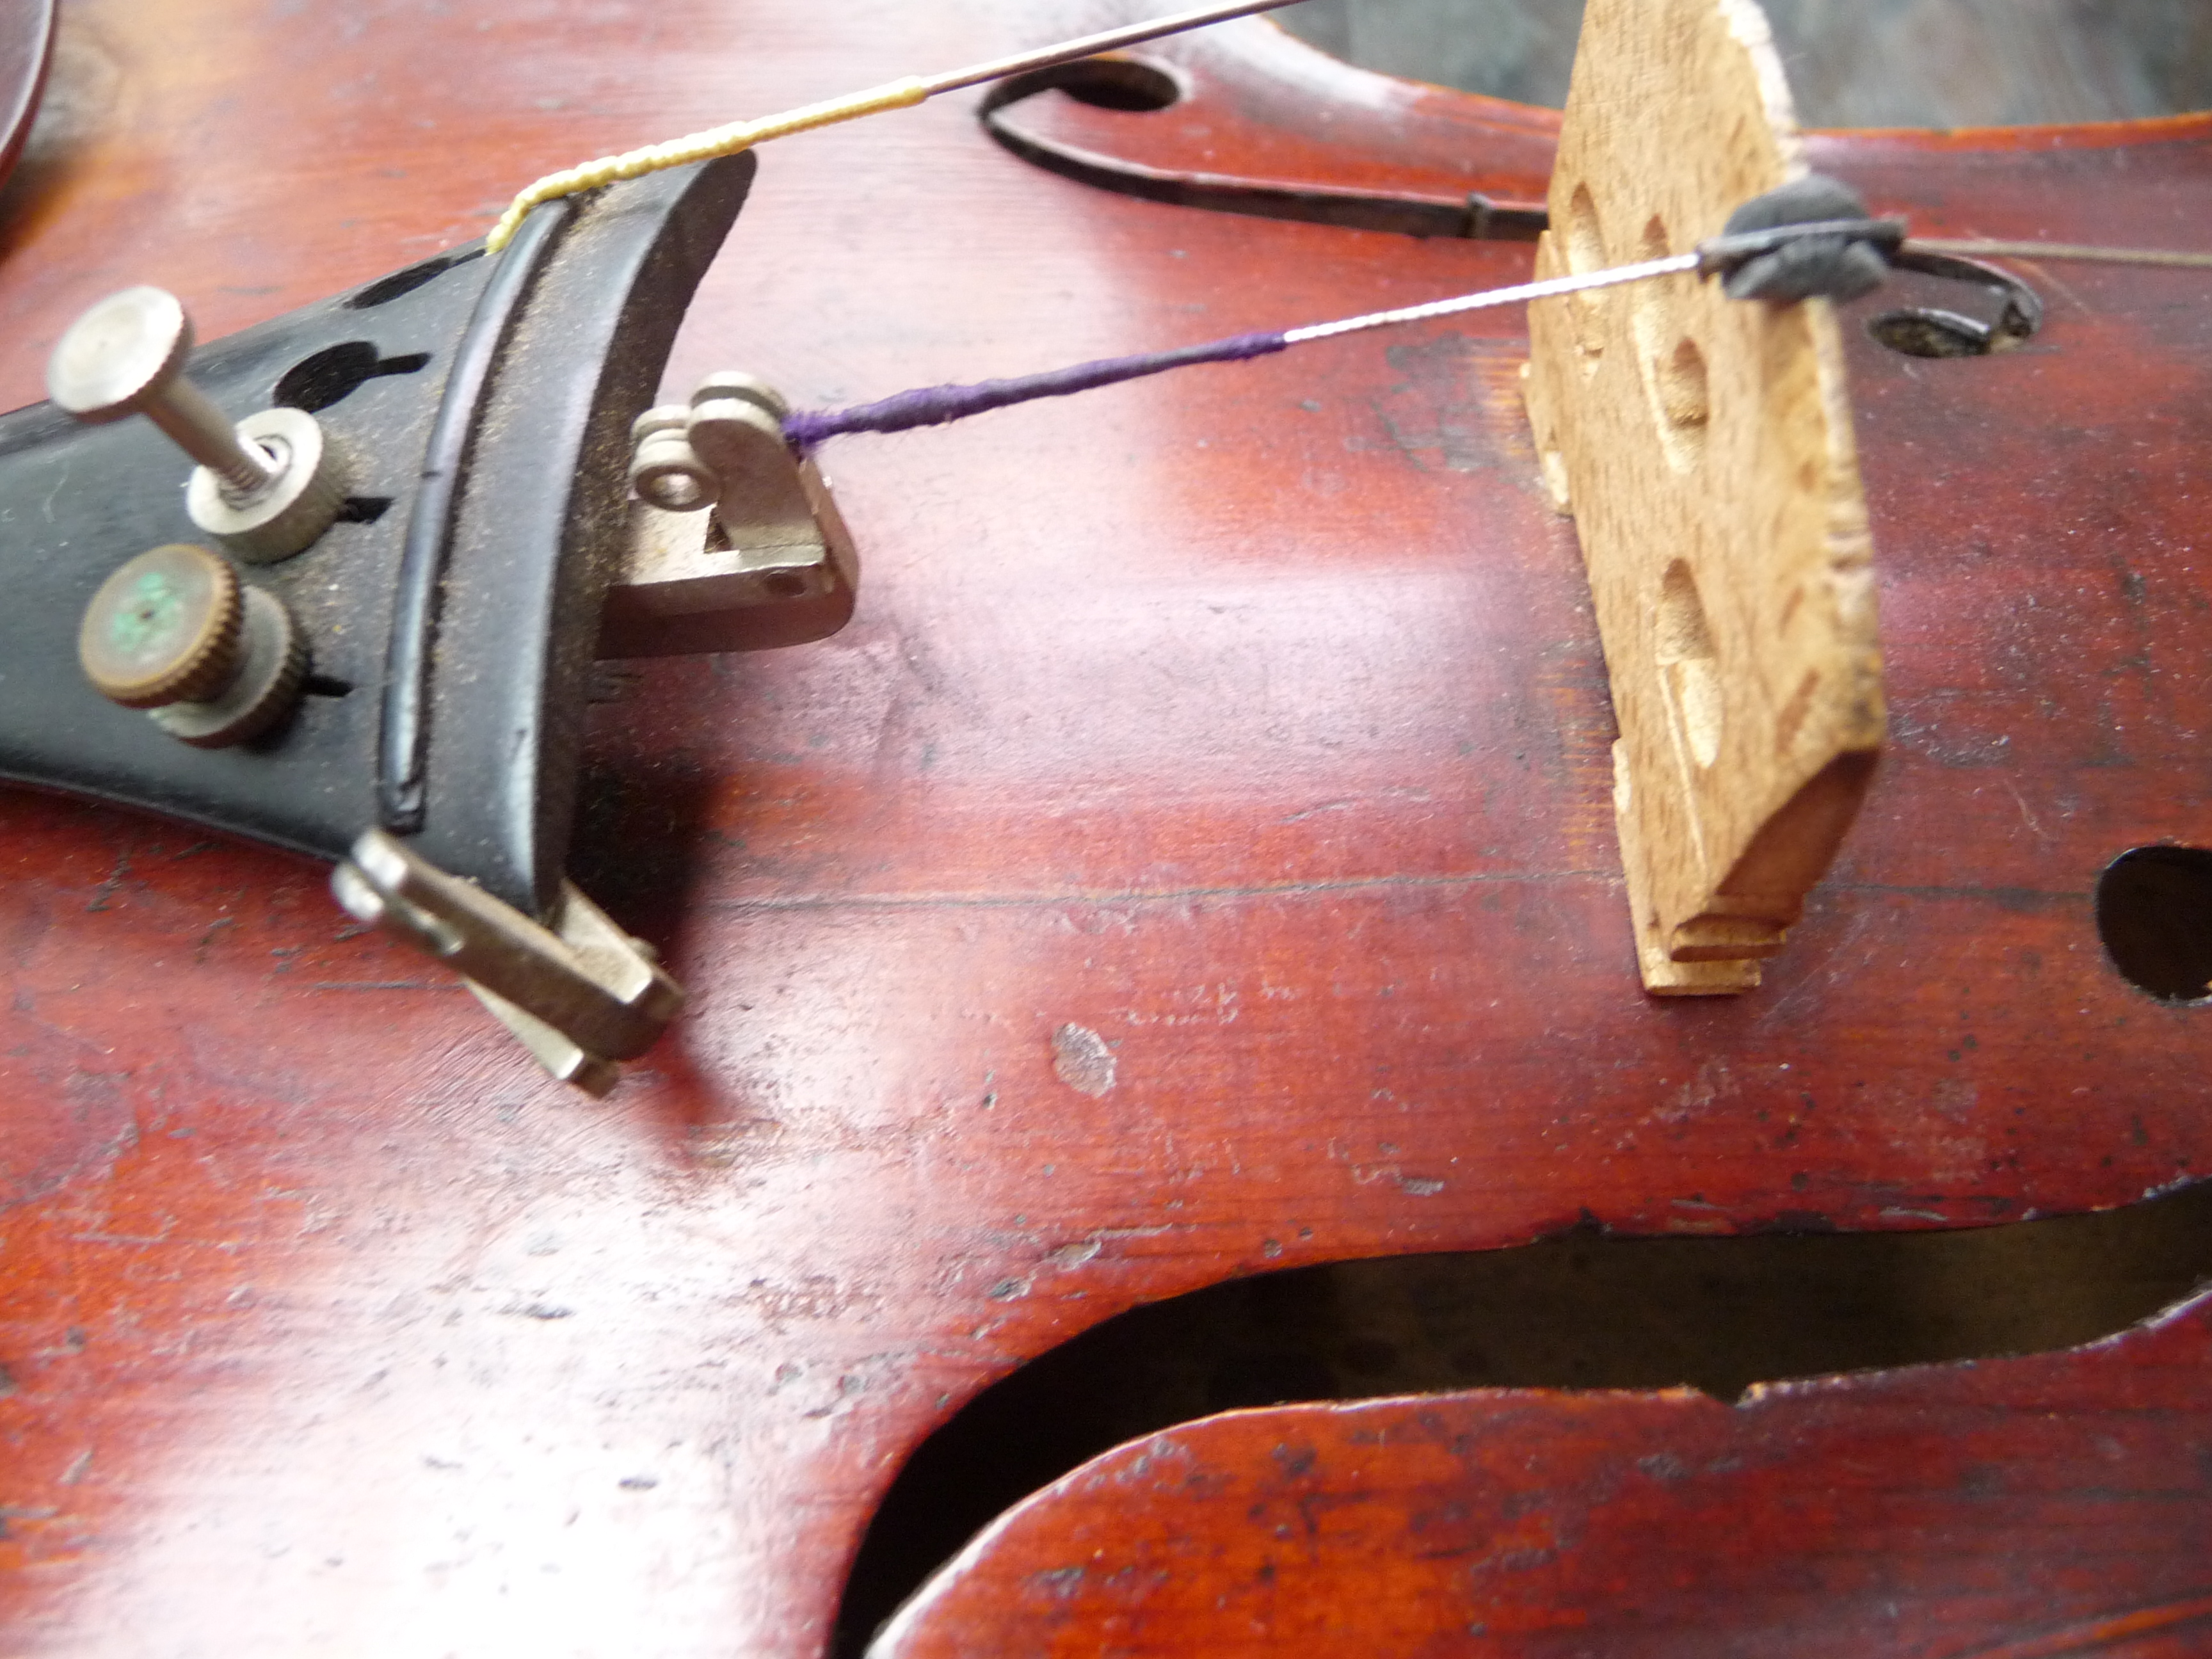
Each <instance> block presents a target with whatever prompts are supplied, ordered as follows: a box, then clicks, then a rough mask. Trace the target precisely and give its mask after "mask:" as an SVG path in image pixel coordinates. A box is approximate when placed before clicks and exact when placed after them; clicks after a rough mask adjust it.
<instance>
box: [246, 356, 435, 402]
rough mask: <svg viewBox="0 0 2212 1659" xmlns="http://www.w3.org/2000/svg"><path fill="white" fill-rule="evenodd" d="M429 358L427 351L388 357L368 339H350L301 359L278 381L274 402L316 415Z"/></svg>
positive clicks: (412, 370)
mask: <svg viewBox="0 0 2212 1659" xmlns="http://www.w3.org/2000/svg"><path fill="white" fill-rule="evenodd" d="M429 361H430V354H429V353H428V352H427V351H413V352H409V353H408V354H406V355H405V356H400V357H385V356H379V355H378V353H377V349H376V348H375V347H374V346H373V345H371V344H370V343H368V341H366V340H348V341H347V342H346V343H344V344H343V345H334V346H331V347H329V348H327V349H325V350H322V351H318V352H317V353H315V355H314V356H312V357H307V358H303V359H301V361H300V362H296V363H295V364H293V365H292V367H291V368H289V369H287V370H285V372H284V378H283V379H282V380H279V381H277V382H276V398H275V399H274V401H275V402H276V403H278V404H283V405H285V406H287V407H289V408H292V409H302V410H306V411H307V413H308V414H310V415H313V414H315V413H317V412H318V411H319V410H325V409H328V408H329V407H330V406H331V404H334V403H337V402H338V401H339V400H340V399H342V398H349V397H351V396H352V395H353V394H354V393H355V392H358V391H360V390H361V388H362V386H366V385H367V384H368V382H369V381H371V380H376V379H378V378H380V376H382V375H386V374H416V373H418V372H419V371H420V370H421V369H422V368H423V367H424V366H425V365H427V364H428V362H429Z"/></svg>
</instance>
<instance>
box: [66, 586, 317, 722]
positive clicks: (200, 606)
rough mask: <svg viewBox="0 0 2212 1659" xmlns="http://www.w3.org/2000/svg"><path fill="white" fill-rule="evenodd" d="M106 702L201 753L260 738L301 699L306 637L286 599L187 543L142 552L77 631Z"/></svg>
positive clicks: (81, 654)
mask: <svg viewBox="0 0 2212 1659" xmlns="http://www.w3.org/2000/svg"><path fill="white" fill-rule="evenodd" d="M76 645H77V660H78V661H79V662H80V663H82V665H83V667H84V672H85V678H88V679H89V680H90V681H91V682H92V684H93V686H94V689H95V690H98V691H99V693H100V696H103V697H106V698H107V699H108V700H109V701H110V702H118V703H120V704H122V705H123V707H124V708H143V709H144V710H146V711H147V713H148V714H149V715H150V716H151V718H152V719H153V720H154V722H155V725H157V726H161V729H162V730H163V731H165V732H168V733H169V735H170V736H171V737H173V738H177V739H179V741H180V742H184V743H188V744H191V745H192V746H193V747H194V748H197V749H223V748H228V747H229V746H230V745H231V744H240V743H246V742H248V741H250V740H251V739H252V738H257V737H258V736H260V735H261V734H262V733H263V732H266V731H267V730H269V728H270V726H274V725H276V722H277V721H278V720H281V719H282V718H283V716H284V715H285V714H287V713H288V712H289V710H290V709H291V707H292V705H293V703H294V702H295V701H297V699H298V697H299V695H300V685H301V680H302V679H303V678H305V677H306V674H307V642H306V641H305V640H304V639H302V638H301V634H300V630H299V629H297V628H295V626H294V625H293V623H292V617H291V614H290V613H289V611H286V610H285V609H284V604H283V600H281V599H277V598H276V595H275V594H273V593H269V592H264V590H262V589H260V588H258V587H248V586H246V585H245V584H244V583H243V582H241V581H240V580H239V578H238V572H237V571H236V570H235V569H234V568H232V567H231V564H230V562H229V561H228V560H227V559H224V558H222V557H221V556H218V555H216V554H214V553H211V552H210V551H209V550H207V549H206V548H204V547H197V546H194V545H193V544H191V543H189V542H173V543H170V544H168V545H167V546H164V547H156V548H153V549H150V550H148V551H146V552H143V553H141V554H140V555H139V556H137V558H135V559H132V560H131V561H130V562H128V563H126V564H125V565H124V566H123V568H121V569H119V570H118V571H117V572H116V573H115V574H113V575H112V576H110V577H109V578H108V579H107V580H106V581H104V582H102V583H101V584H100V589H99V591H98V592H95V593H94V595H93V596H92V603H91V604H90V605H87V606H86V607H85V611H84V622H83V624H82V626H81V627H80V628H79V629H78V630H77V641H76Z"/></svg>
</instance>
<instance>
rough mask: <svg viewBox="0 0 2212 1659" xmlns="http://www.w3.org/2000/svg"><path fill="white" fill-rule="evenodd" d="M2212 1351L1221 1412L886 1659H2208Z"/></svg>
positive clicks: (2203, 1326)
mask: <svg viewBox="0 0 2212 1659" xmlns="http://www.w3.org/2000/svg"><path fill="white" fill-rule="evenodd" d="M2208 1346H2212V1296H2207V1297H2201V1298H2199V1299H2198V1300H2197V1301H2196V1302H2194V1303H2192V1304H2188V1306H2187V1307H2186V1308H2185V1309H2184V1310H2179V1311H2177V1312H2174V1313H2172V1314H2169V1315H2168V1316H2166V1317H2165V1318H2164V1319H2163V1320H2161V1321H2160V1322H2155V1323H2153V1324H2150V1325H2147V1326H2143V1327H2140V1328H2137V1329H2136V1330H2134V1331H2132V1332H2130V1333H2129V1334H2127V1335H2126V1336H2124V1337H2123V1338H2120V1339H2117V1340H2112V1341H2108V1342H2106V1343H2103V1344H2100V1345H2099V1346H2097V1347H2095V1348H2093V1349H2090V1350H2077V1351H2075V1352H2072V1353H2068V1354H2050V1355H2038V1356H2035V1357H2033V1358H2022V1359H2001V1360H1990V1361H1984V1362H1983V1363H1981V1364H1976V1365H1957V1366H1930V1367H1924V1368H1921V1369H1918V1370H1899V1371H1889V1372H1884V1373H1881V1374H1879V1375H1875V1376H1859V1377H1837V1378H1832V1379H1826V1380H1823V1381H1820V1382H1816V1383H1788V1384H1784V1385H1781V1386H1778V1387H1775V1388H1771V1389H1753V1391H1752V1392H1751V1394H1750V1395H1747V1397H1746V1398H1745V1399H1744V1400H1743V1401H1741V1402H1740V1403H1737V1404H1735V1405H1733V1406H1731V1405H1727V1404H1723V1402H1721V1401H1717V1400H1714V1399H1711V1397H1709V1396H1707V1395H1702V1394H1698V1393H1695V1392H1694V1391H1692V1390H1690V1389H1676V1390H1671V1391H1668V1392H1666V1393H1661V1394H1640V1395H1632V1394H1607V1393H1596V1392H1593V1393H1589V1394H1583V1395H1559V1394H1539V1393H1529V1392H1516V1391H1510V1390H1504V1389H1498V1390H1491V1391H1484V1392H1476V1393H1465V1394H1438V1395H1422V1396H1417V1397H1414V1398H1410V1399H1397V1400H1383V1401H1371V1402H1367V1403H1362V1404H1359V1405H1350V1406H1336V1405H1315V1406H1289V1407H1278V1408H1275V1409H1273V1410H1267V1411H1252V1412H1238V1413H1231V1414H1229V1415H1226V1416H1222V1417H1215V1418H1211V1419H1206V1420H1205V1421H1203V1422H1200V1423H1195V1424H1192V1425H1188V1426H1185V1427H1182V1428H1177V1429H1172V1430H1170V1431H1168V1432H1167V1433H1164V1434H1161V1435H1156V1436H1153V1437H1150V1438H1148V1439H1145V1440H1140V1441H1136V1442H1133V1443H1130V1444H1129V1445H1127V1446H1125V1447H1122V1448H1120V1449H1116V1450H1115V1451H1112V1452H1109V1453H1108V1454H1107V1455H1104V1456H1103V1457H1100V1458H1097V1459H1096V1460H1094V1461H1093V1462H1091V1463H1088V1464H1086V1465H1085V1467H1084V1468H1081V1469H1079V1470H1078V1471H1077V1472H1076V1473H1075V1474H1071V1475H1069V1476H1068V1477H1067V1478H1066V1480H1060V1481H1057V1482H1055V1483H1054V1485H1053V1486H1050V1487H1048V1488H1047V1489H1046V1490H1045V1491H1044V1492H1040V1493H1038V1494H1037V1495H1036V1497H1035V1498H1031V1499H1030V1500H1029V1501H1028V1502H1027V1503H1025V1504H1022V1505H1021V1506H1020V1507H1019V1508H1018V1509H1016V1510H1013V1511H1012V1512H1010V1513H1009V1514H1008V1515H1007V1516H1005V1517H1003V1518H1002V1519H1001V1520H1000V1522H998V1523H997V1525H996V1526H994V1528H992V1529H991V1530H990V1531H988V1532H987V1533H986V1534H983V1535H982V1536H981V1537H980V1538H978V1539H977V1540H976V1541H975V1543H974V1544H972V1545H971V1546H970V1547H969V1548H968V1549H967V1550H966V1551H964V1552H963V1553H962V1555H961V1556H960V1558H959V1559H957V1561H955V1562H954V1563H953V1564H952V1565H951V1566H950V1567H948V1568H947V1569H946V1570H945V1571H944V1572H943V1573H941V1574H940V1575H939V1576H938V1577H936V1578H935V1579H934V1580H933V1581H932V1582H931V1583H930V1584H929V1585H928V1586H927V1588H926V1589H924V1590H923V1591H922V1592H921V1594H920V1595H917V1596H916V1597H915V1599H914V1600H913V1601H910V1602H908V1604H907V1606H906V1607H905V1608H903V1609H902V1611H901V1613H899V1615H898V1616H897V1618H896V1619H895V1620H893V1621H892V1622H891V1623H890V1625H889V1626H887V1627H886V1628H885V1630H884V1634H883V1635H882V1636H881V1637H880V1638H878V1641H877V1642H876V1643H875V1644H874V1645H873V1646H872V1648H871V1649H870V1650H869V1651H870V1659H955V1656H965V1655H971V1654H1014V1653H1018V1654H1024V1655H1030V1656H1036V1659H1045V1656H1060V1655H1066V1656H1069V1659H1074V1656H1078V1655H1083V1656H1090V1655H1097V1654H1104V1653H1110V1654H1114V1655H1116V1656H1122V1655H1126V1656H1129V1659H1136V1656H1139V1655H1154V1654H1157V1655H1162V1656H1169V1655H1175V1656H1181V1655H1189V1654H1205V1655H1207V1656H1209V1659H1213V1656H1232V1655H1243V1654H1249V1655H1254V1656H1259V1655H1274V1654H1280V1653H1286V1652H1293V1653H1298V1654H1302V1655H1315V1656H1336V1655H1342V1656H1345V1659H1352V1656H1364V1655H1370V1654H1378V1653H1393V1654H1403V1653H1419V1654H1425V1655H1426V1654H1434V1655H1443V1654H1452V1655H1465V1656H1468V1659H1476V1656H1487V1655H1499V1656H1504V1655H1514V1656H1559V1659H1565V1656H1570V1655H1573V1656H1581V1655H1596V1654H1604V1655H1607V1656H1612V1655H1620V1656H1623V1659H1651V1656H1661V1655H1665V1656H1689V1655H1698V1656H1710V1659H1738V1656H1741V1659H1754V1656H1759V1659H1765V1656H1772V1655H1783V1654H1786V1655H1790V1656H1802V1659H1813V1656H1816V1655H1817V1656H1834V1659H1846V1656H1859V1655H1865V1654H1872V1653H1890V1654H1916V1655H1918V1654H1925V1655H1930V1656H1943V1659H1966V1656H1969V1655H1972V1656H1975V1659H2029V1656H2051V1659H2056V1656H2063V1655H2076V1654H2088V1653H2097V1654H2115V1653H2117V1654H2124V1655H2127V1656H2130V1659H2152V1656H2160V1659H2163V1656H2180V1655H2185V1654H2201V1653H2203V1652H2204V1651H2205V1650H2206V1647H2207V1644H2212V1394H2208V1392H2207V1390H2206V1389H2205V1387H2204V1358H2205V1352H2206V1350H2207V1347H2208ZM1194 1511H1197V1512H1200V1513H1203V1514H1204V1515H1206V1516H1208V1517H1209V1518H1211V1517H1212V1516H1224V1517H1226V1516H1235V1517H1236V1518H1237V1522H1238V1523H1239V1524H1237V1525H1235V1526H1233V1527H1232V1526H1227V1525H1220V1524H1213V1525H1208V1526H1205V1527H1200V1526H1194V1524H1193V1523H1192V1520H1191V1516H1192V1515H1193V1512H1194Z"/></svg>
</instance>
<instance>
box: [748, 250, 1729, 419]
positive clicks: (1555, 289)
mask: <svg viewBox="0 0 2212 1659" xmlns="http://www.w3.org/2000/svg"><path fill="white" fill-rule="evenodd" d="M1701 258H1702V256H1701V255H1699V254H1698V253H1695V252H1691V253H1678V254H1674V255H1673V256H1671V257H1669V258H1664V259H1648V260H1645V261H1643V262H1642V263H1640V264H1632V265H1618V266H1614V267H1613V268H1611V269H1608V270H1595V271H1588V272H1582V273H1578V274H1576V275H1573V276H1554V277H1550V278H1547V280H1545V281H1543V282H1540V283H1516V284H1514V285H1513V286H1512V287H1510V288H1492V289H1481V290H1480V291H1479V292H1477V293H1474V294H1462V295H1457V296H1455V297H1454V298H1452V299H1449V300H1432V301H1428V302H1427V303H1425V304H1423V305H1415V306H1401V307H1395V309H1392V310H1389V311H1370V312H1366V313H1363V314H1361V315H1359V316H1357V317H1346V318H1341V319H1338V320H1337V321H1334V322H1328V323H1312V324H1309V325H1306V326H1304V327H1303V328H1292V329H1283V330H1279V331H1275V332H1272V333H1268V332H1262V333H1257V334H1236V335H1231V337H1228V338H1227V339H1223V340H1210V341H1207V342H1206V343H1203V344H1200V345H1192V346H1180V347H1177V348H1176V349H1173V350H1170V351H1148V352H1141V353H1139V354H1137V355H1135V356H1127V357H1103V358H1099V359H1097V361H1095V362H1087V363H1078V364H1076V365H1075V366H1074V367H1073V368H1055V369H1048V370H1046V371H1045V372H1044V373H1042V374H1024V375H1018V376H1014V377H1012V378H1010V379H1006V380H981V381H977V382H975V383H974V384H971V385H956V386H922V387H920V388H918V389H916V390H915V391H912V392H898V393H896V394H895V395H894V396H891V397H889V398H881V399H879V400H878V401H877V402H875V403H872V404H855V405H854V406H853V407H851V408H849V409H832V410H798V411H796V412H794V413H793V414H791V415H789V416H786V417H785V419H784V422H783V435H784V437H785V439H786V441H788V442H789V443H790V444H791V446H792V447H793V448H794V449H797V450H799V452H800V453H809V452H811V451H812V450H813V449H814V448H816V447H817V446H818V445H820V444H823V443H824V442H826V441H828V440H829V439H831V438H837V437H843V436H846V435H849V434H852V433H856V432H878V433H890V432H911V431H913V430H914V429H915V428H918V427H925V426H943V425H945V423H946V422H950V421H962V420H966V419H967V418H968V417H969V416H973V415H981V414H985V413H987V412H988V411H990V410H994V409H1005V408H1007V407H1009V406H1011V405H1012V404H1025V403H1031V402H1034V401H1035V400H1036V399H1037V398H1065V397H1067V396H1069V395H1071V394H1072V393H1074V392H1090V391H1094V390H1096V389H1097V387H1100V386H1114V385H1116V384H1118V383H1119V382H1121V381H1123V380H1139V379H1142V378H1143V377H1145V376H1146V375H1151V374H1164V373H1165V372H1166V371H1167V370H1169V369H1171V368H1188V367H1189V366H1191V365H1192V364H1194V363H1231V362H1248V361H1249V360H1250V359H1252V358H1255V357H1264V356H1269V355H1271V354H1272V353H1274V352H1278V351H1284V350H1287V349H1289V348H1291V346H1294V345H1304V344H1307V343H1310V342H1312V341H1316V340H1328V339H1334V338H1335V337H1338V336H1339V335H1344V334H1358V333H1364V331H1367V330H1369V329H1372V328H1391V327H1395V326H1397V325H1401V324H1404V323H1416V322H1426V321H1429V320H1430V319H1434V318H1438V317H1452V316H1456V315H1458V314H1459V313H1462V312H1468V311H1484V310H1487V309H1489V308H1490V307H1493V306H1508V305H1516V304H1519V303H1521V302H1522V301H1532V300H1548V299H1555V298H1558V297H1559V296H1561V295H1569V294H1584V293H1588V292H1589V291H1591V290H1593V289H1601V288H1617V287H1619V286H1620V285H1621V284H1623V283H1642V282H1649V281H1650V280H1652V279H1653V278H1655V277H1659V276H1679V275H1686V274H1688V273H1691V272H1694V271H1696V270H1698V269H1699V263H1700V260H1701Z"/></svg>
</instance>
